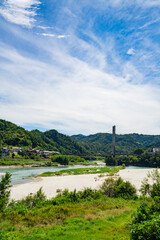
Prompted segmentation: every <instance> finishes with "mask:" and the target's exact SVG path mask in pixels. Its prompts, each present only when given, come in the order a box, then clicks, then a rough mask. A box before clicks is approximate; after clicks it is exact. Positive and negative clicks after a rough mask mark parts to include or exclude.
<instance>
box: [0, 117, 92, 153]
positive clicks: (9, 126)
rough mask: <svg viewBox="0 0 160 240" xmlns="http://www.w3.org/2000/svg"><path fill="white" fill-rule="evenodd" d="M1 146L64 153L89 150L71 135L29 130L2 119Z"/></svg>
mask: <svg viewBox="0 0 160 240" xmlns="http://www.w3.org/2000/svg"><path fill="white" fill-rule="evenodd" d="M0 144H1V146H19V147H25V148H29V147H32V148H40V149H43V150H53V151H59V152H60V153H62V154H77V155H83V154H87V150H86V149H85V148H84V147H83V146H81V145H80V144H79V143H77V142H75V141H74V140H73V139H72V138H71V137H69V136H66V135H64V134H61V133H59V132H57V131H56V130H50V131H46V132H41V131H39V130H32V131H27V130H25V129H24V128H22V127H19V126H17V125H16V124H14V123H11V122H8V121H5V120H2V119H0Z"/></svg>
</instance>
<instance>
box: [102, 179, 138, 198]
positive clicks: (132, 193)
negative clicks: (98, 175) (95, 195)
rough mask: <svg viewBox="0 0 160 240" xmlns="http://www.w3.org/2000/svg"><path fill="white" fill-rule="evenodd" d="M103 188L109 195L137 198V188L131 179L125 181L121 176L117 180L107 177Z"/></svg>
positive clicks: (106, 194)
mask: <svg viewBox="0 0 160 240" xmlns="http://www.w3.org/2000/svg"><path fill="white" fill-rule="evenodd" d="M101 190H102V192H103V193H104V195H105V196H107V197H122V198H125V199H129V198H137V195H136V188H135V187H134V186H133V185H132V184H131V183H130V182H129V181H126V182H125V181H123V179H122V178H120V177H119V178H118V179H117V180H114V179H113V178H112V177H110V178H107V179H106V180H105V181H104V183H103V184H102V186H101Z"/></svg>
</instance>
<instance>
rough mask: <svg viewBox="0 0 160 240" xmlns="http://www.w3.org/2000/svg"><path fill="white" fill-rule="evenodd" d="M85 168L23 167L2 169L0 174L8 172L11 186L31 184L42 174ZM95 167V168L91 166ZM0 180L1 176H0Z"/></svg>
mask: <svg viewBox="0 0 160 240" xmlns="http://www.w3.org/2000/svg"><path fill="white" fill-rule="evenodd" d="M86 167H87V166H63V167H54V166H52V167H24V168H3V169H0V175H1V173H5V172H10V173H11V174H12V182H11V184H12V185H15V184H20V183H26V182H31V181H33V179H32V178H31V177H35V176H37V175H39V174H41V173H43V172H56V171H60V170H64V169H74V168H86ZM91 167H95V166H91ZM0 179H1V176H0Z"/></svg>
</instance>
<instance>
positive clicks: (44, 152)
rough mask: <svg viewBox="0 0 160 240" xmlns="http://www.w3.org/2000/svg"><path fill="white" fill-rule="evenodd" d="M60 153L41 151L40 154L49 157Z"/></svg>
mask: <svg viewBox="0 0 160 240" xmlns="http://www.w3.org/2000/svg"><path fill="white" fill-rule="evenodd" d="M58 154H60V153H59V152H55V151H41V152H40V156H41V157H47V156H49V155H58Z"/></svg>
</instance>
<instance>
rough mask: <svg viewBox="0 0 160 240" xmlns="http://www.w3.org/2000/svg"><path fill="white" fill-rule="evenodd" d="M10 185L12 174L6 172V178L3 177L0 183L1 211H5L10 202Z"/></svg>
mask: <svg viewBox="0 0 160 240" xmlns="http://www.w3.org/2000/svg"><path fill="white" fill-rule="evenodd" d="M10 183H11V174H10V173H9V172H6V174H5V176H2V179H1V181H0V211H3V210H4V209H5V208H6V206H7V204H8V202H9V197H10V190H9V187H10Z"/></svg>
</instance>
